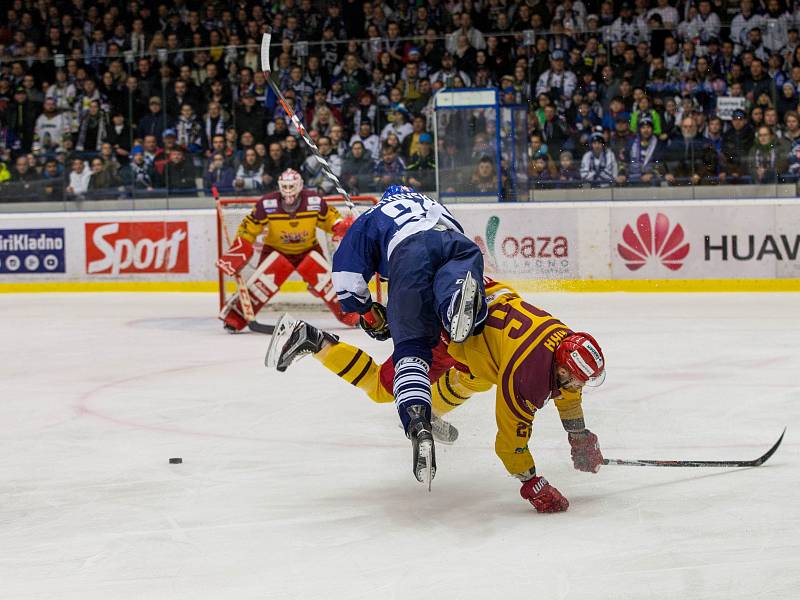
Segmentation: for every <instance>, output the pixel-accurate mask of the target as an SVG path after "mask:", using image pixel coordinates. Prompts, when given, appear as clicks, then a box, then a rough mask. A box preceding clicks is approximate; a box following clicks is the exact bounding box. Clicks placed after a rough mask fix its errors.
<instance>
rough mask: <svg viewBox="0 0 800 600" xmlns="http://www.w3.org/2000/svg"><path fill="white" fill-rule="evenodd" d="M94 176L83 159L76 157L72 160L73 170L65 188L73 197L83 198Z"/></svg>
mask: <svg viewBox="0 0 800 600" xmlns="http://www.w3.org/2000/svg"><path fill="white" fill-rule="evenodd" d="M91 178H92V173H91V171H90V170H89V169H88V168H87V167H86V163H84V162H83V159H80V158H76V159H75V160H73V161H72V170H71V171H70V173H69V180H68V181H69V183H68V185H67V189H66V190H65V191H66V192H67V194H68V195H69V196H71V197H72V198H73V199H75V198H83V196H84V194H86V191H87V190H88V189H89V180H90V179H91Z"/></svg>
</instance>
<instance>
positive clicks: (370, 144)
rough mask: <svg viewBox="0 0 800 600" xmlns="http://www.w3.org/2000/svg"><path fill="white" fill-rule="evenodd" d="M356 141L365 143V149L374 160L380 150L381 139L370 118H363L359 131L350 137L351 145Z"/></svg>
mask: <svg viewBox="0 0 800 600" xmlns="http://www.w3.org/2000/svg"><path fill="white" fill-rule="evenodd" d="M355 142H361V143H362V144H364V149H365V150H366V151H367V152H369V155H370V157H372V159H373V160H374V159H375V158H376V157H377V156H378V153H379V152H380V147H381V140H380V138H378V136H377V135H375V134H374V133H373V132H372V122H371V121H370V120H369V119H362V120H361V123H360V125H359V127H358V132H357V133H354V134H353V137H351V138H350V147H352V146H353V144H354V143H355Z"/></svg>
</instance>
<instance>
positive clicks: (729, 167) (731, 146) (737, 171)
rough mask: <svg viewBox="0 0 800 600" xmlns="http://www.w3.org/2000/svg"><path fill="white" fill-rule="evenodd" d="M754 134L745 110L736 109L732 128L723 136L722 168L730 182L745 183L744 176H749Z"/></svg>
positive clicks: (732, 119)
mask: <svg viewBox="0 0 800 600" xmlns="http://www.w3.org/2000/svg"><path fill="white" fill-rule="evenodd" d="M754 135H755V134H754V133H753V128H752V127H750V124H749V123H748V122H747V116H746V115H745V112H744V111H743V110H734V111H733V115H732V118H731V124H730V128H729V129H728V131H726V132H725V133H724V134H723V136H722V157H721V159H722V170H723V171H724V172H725V174H726V180H727V181H728V182H729V183H739V182H741V183H744V180H743V179H742V177H747V178H749V176H750V168H749V165H748V164H747V156H748V155H749V154H750V148H751V147H752V146H753V141H754Z"/></svg>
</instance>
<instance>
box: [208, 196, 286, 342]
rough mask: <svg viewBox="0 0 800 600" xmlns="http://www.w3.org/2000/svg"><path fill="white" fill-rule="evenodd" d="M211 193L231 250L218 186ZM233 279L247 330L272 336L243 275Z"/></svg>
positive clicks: (272, 329) (271, 327)
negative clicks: (257, 317) (257, 315)
mask: <svg viewBox="0 0 800 600" xmlns="http://www.w3.org/2000/svg"><path fill="white" fill-rule="evenodd" d="M211 193H212V194H213V195H214V200H215V201H217V219H219V222H220V229H222V235H223V236H225V243H226V244H227V245H228V248H230V247H231V234H230V233H229V232H228V228H227V227H226V226H225V217H224V215H223V213H222V205H221V204H220V203H219V202H218V200H219V190H218V189H217V186H215V185H212V186H211ZM233 278H234V279H235V280H236V287H237V290H238V292H239V302H240V303H241V305H242V312H243V313H244V318H245V320H246V321H247V328H248V329H249V330H250V331H252V332H254V333H265V334H267V335H271V334H272V332H273V331H275V326H274V325H265V324H263V323H259V322H258V321H256V314H255V312H254V311H253V301H252V299H251V298H250V292H249V291H248V290H247V286H246V285H245V283H244V278H243V277H242V274H241V273H236V274H235V275H234V276H233Z"/></svg>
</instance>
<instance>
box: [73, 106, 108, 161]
mask: <svg viewBox="0 0 800 600" xmlns="http://www.w3.org/2000/svg"><path fill="white" fill-rule="evenodd" d="M107 130H108V120H107V115H106V113H105V112H103V111H102V110H101V109H100V101H99V100H92V102H91V103H90V104H89V110H87V111H86V112H85V113H83V115H82V116H81V118H80V126H79V129H78V138H77V140H76V142H75V150H77V151H78V152H86V153H87V154H96V153H97V152H99V150H100V144H102V143H103V141H105V138H106V132H107Z"/></svg>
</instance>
